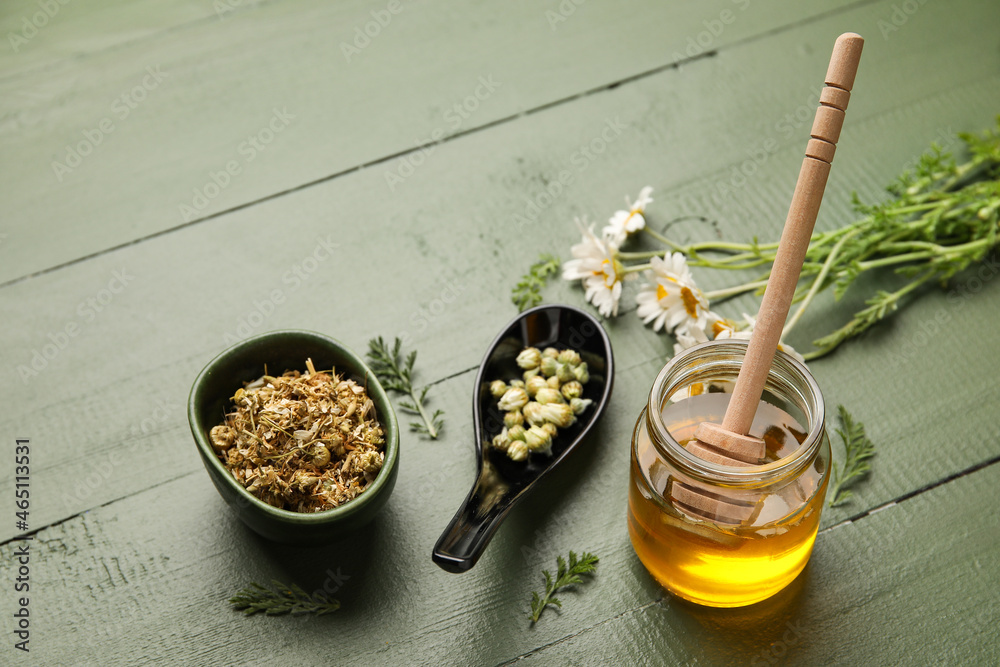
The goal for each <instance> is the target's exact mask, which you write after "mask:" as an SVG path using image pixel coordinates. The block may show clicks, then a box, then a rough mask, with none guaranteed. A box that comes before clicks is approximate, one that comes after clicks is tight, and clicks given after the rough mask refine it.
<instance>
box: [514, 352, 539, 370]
mask: <svg viewBox="0 0 1000 667" xmlns="http://www.w3.org/2000/svg"><path fill="white" fill-rule="evenodd" d="M540 363H542V353H541V352H539V351H538V348H537V347H526V348H524V349H523V350H521V353H520V354H519V355H517V365H518V366H520V367H521V368H523V369H524V370H530V369H532V368H538V364H540Z"/></svg>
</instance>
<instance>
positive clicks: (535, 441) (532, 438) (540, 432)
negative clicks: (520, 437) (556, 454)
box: [524, 426, 552, 452]
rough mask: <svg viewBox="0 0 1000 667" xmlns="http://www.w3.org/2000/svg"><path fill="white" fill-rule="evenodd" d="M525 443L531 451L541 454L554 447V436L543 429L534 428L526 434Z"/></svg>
mask: <svg viewBox="0 0 1000 667" xmlns="http://www.w3.org/2000/svg"><path fill="white" fill-rule="evenodd" d="M524 442H525V443H526V444H527V445H528V449H530V450H531V451H533V452H540V451H542V450H543V449H548V448H549V447H551V446H552V436H551V435H549V434H548V432H547V431H546V430H545V429H543V428H542V427H540V426H532V427H531V428H529V429H528V432H527V433H525V434H524Z"/></svg>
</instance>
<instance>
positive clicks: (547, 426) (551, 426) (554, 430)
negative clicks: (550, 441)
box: [542, 422, 559, 438]
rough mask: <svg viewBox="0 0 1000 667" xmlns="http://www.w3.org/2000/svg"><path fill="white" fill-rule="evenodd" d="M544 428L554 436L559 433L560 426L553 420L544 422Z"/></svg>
mask: <svg viewBox="0 0 1000 667" xmlns="http://www.w3.org/2000/svg"><path fill="white" fill-rule="evenodd" d="M542 430H543V431H545V432H546V433H548V434H549V435H551V436H552V437H553V438H554V437H556V436H557V435H559V428H558V427H557V426H556V425H555V424H553V423H552V422H545V423H544V424H542Z"/></svg>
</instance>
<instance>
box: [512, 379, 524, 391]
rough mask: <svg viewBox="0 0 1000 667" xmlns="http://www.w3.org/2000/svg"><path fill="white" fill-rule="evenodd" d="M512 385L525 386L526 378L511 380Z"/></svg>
mask: <svg viewBox="0 0 1000 667" xmlns="http://www.w3.org/2000/svg"><path fill="white" fill-rule="evenodd" d="M510 386H512V387H521V388H522V389H523V388H524V380H511V381H510Z"/></svg>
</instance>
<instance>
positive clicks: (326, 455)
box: [309, 445, 330, 468]
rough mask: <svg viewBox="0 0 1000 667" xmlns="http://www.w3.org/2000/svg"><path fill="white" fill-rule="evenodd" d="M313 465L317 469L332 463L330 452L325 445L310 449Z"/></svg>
mask: <svg viewBox="0 0 1000 667" xmlns="http://www.w3.org/2000/svg"><path fill="white" fill-rule="evenodd" d="M309 456H310V458H311V461H310V462H311V463H312V464H313V465H314V466H316V467H317V468H322V467H323V466H325V465H326V464H327V463H329V462H330V450H329V449H327V448H326V446H325V445H313V446H312V447H310V448H309Z"/></svg>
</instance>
